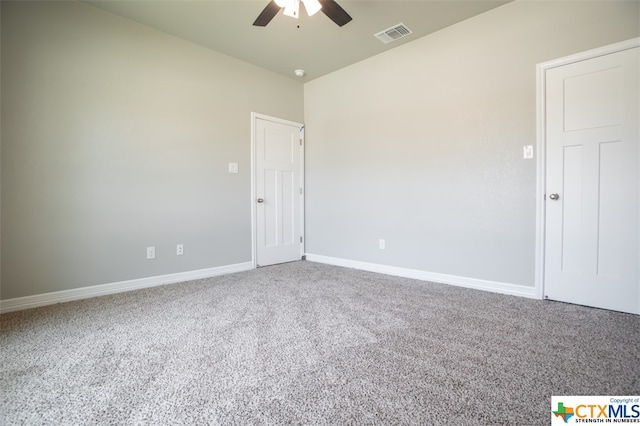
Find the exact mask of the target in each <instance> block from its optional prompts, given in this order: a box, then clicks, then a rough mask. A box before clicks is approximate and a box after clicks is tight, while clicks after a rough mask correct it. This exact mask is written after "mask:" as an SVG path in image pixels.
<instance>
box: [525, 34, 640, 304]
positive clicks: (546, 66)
mask: <svg viewBox="0 0 640 426" xmlns="http://www.w3.org/2000/svg"><path fill="white" fill-rule="evenodd" d="M636 47H640V37H636V38H632V39H630V40H625V41H622V42H619V43H614V44H610V45H607V46H603V47H599V48H596V49H591V50H587V51H585V52H580V53H577V54H574V55H569V56H565V57H562V58H558V59H553V60H551V61H547V62H542V63H539V64H537V65H536V145H537V152H536V155H537V167H536V176H537V178H536V260H535V281H534V283H535V294H536V295H537V297H538V298H539V299H543V298H544V267H545V227H546V223H545V213H546V211H545V194H546V180H545V177H546V155H547V151H546V143H547V140H546V121H545V116H546V97H545V88H546V84H547V81H546V72H547V71H548V70H550V69H552V68H557V67H561V66H564V65H569V64H573V63H576V62H580V61H585V60H588V59H593V58H597V57H600V56H604V55H609V54H612V53H617V52H622V51H624V50H629V49H633V48H636Z"/></svg>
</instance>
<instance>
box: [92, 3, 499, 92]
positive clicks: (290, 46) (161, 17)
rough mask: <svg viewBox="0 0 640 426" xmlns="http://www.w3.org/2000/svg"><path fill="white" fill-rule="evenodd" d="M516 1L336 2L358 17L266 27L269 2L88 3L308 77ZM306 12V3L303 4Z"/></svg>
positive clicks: (320, 17) (276, 22)
mask: <svg viewBox="0 0 640 426" xmlns="http://www.w3.org/2000/svg"><path fill="white" fill-rule="evenodd" d="M509 1H511V0H487V1H485V0H443V1H431V0H412V1H403V0H392V1H379V0H337V2H338V4H340V6H342V8H343V9H345V10H346V11H347V13H349V14H350V15H351V17H352V18H353V20H352V21H351V22H349V23H348V24H346V25H345V26H343V27H338V26H337V25H336V24H334V23H333V22H332V21H331V20H330V19H329V18H328V17H326V16H325V15H324V14H323V13H322V12H319V13H317V14H316V15H314V16H312V17H308V16H307V15H306V13H305V12H303V11H301V12H300V18H299V19H294V18H291V17H288V16H285V15H283V14H282V12H280V13H278V15H276V17H275V18H273V20H272V21H271V23H270V24H269V25H268V26H266V27H254V26H253V25H252V24H253V21H254V20H255V18H256V17H257V16H258V15H259V14H260V12H261V11H262V9H264V7H265V6H266V5H267V4H268V3H269V0H258V1H255V0H233V1H229V0H204V1H193V0H164V1H157V0H156V1H154V0H151V1H150V0H126V1H119V0H86V1H85V3H88V4H91V5H93V6H95V7H98V8H101V9H104V10H107V11H109V12H112V13H115V14H117V15H120V16H123V17H125V18H128V19H131V20H133V21H136V22H139V23H141V24H144V25H148V26H150V27H152V28H156V29H158V30H161V31H164V32H166V33H169V34H172V35H174V36H177V37H180V38H183V39H185V40H188V41H191V42H194V43H197V44H200V45H202V46H205V47H208V48H211V49H213V50H216V51H218V52H222V53H224V54H227V55H229V56H233V57H235V58H238V59H240V60H243V61H246V62H249V63H252V64H255V65H257V66H260V67H262V68H266V69H268V70H271V71H274V72H276V73H280V74H283V75H285V76H287V77H291V78H297V77H295V76H294V73H293V71H294V70H296V69H304V70H305V71H306V76H305V77H304V78H302V79H301V80H302V81H309V80H312V79H314V78H317V77H320V76H322V75H325V74H328V73H330V72H333V71H335V70H338V69H340V68H343V67H345V66H347V65H350V64H353V63H355V62H358V61H360V60H363V59H365V58H368V57H370V56H373V55H376V54H378V53H381V52H384V51H385V50H388V49H392V48H394V47H397V46H400V45H402V44H404V43H407V42H410V41H411V40H415V39H417V38H419V37H422V36H425V35H427V34H430V33H433V32H435V31H438V30H440V29H442V28H445V27H447V26H450V25H453V24H455V23H457V22H460V21H463V20H465V19H468V18H471V17H472V16H475V15H478V14H480V13H483V12H486V11H487V10H490V9H493V8H495V7H498V6H500V5H502V4H505V3H508V2H509ZM301 9H302V7H301ZM398 23H403V24H405V26H407V27H409V29H411V30H412V31H413V34H412V35H411V36H409V37H406V38H404V39H400V40H398V41H395V42H392V43H389V44H384V43H382V42H381V41H379V40H378V39H377V38H375V37H374V36H373V34H375V33H377V32H380V31H382V30H385V29H387V28H389V27H392V26H394V25H396V24H398Z"/></svg>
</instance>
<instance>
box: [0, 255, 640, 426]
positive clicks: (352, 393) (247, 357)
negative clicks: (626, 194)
mask: <svg viewBox="0 0 640 426" xmlns="http://www.w3.org/2000/svg"><path fill="white" fill-rule="evenodd" d="M0 321H1V322H0V324H1V328H0V343H1V346H0V351H1V352H0V355H1V359H0V392H1V399H0V423H1V424H3V425H22V424H47V425H53V424H64V425H67V424H69V425H70V424H73V425H87V424H198V425H200V424H224V425H227V424H241V425H263V424H264V425H271V424H305V425H308V424H319V425H324V424H326V425H329V424H331V425H337V424H340V425H341V424H358V425H359V424H384V425H389V424H407V425H410V424H429V425H440V424H441V425H449V424H450V425H476V424H477V425H502V424H504V425H508V424H518V425H543V424H549V422H550V419H551V396H552V395H638V394H639V393H640V380H639V377H640V316H637V315H630V314H623V313H617V312H610V311H605V310H599V309H593V308H587V307H582V306H576V305H570V304H564V303H558V302H550V301H540V300H530V299H524V298H518V297H513V296H505V295H499V294H494V293H488V292H482V291H476V290H470V289H464V288H458V287H453V286H447V285H441V284H434V283H428V282H422V281H415V280H410V279H404V278H398V277H391V276H386V275H379V274H374V273H369V272H363V271H358V270H353V269H346V268H340V267H335V266H329V265H323V264H318V263H312V262H304V261H301V262H294V263H289V264H284V265H277V266H272V267H266V268H260V269H257V270H251V271H247V272H242V273H236V274H230V275H225V276H219V277H214V278H209V279H204V280H198V281H192V282H187V283H181V284H173V285H167V286H162V287H154V288H149V289H145V290H139V291H133V292H128V293H121V294H116V295H111V296H104V297H99V298H93V299H87V300H82V301H77V302H70V303H64V304H58V305H53V306H47V307H42V308H38V309H32V310H27V311H21V312H14V313H8V314H4V315H2V316H0Z"/></svg>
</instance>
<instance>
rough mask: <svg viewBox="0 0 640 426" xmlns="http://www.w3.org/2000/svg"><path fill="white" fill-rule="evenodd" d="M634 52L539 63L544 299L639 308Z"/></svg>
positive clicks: (639, 110)
mask: <svg viewBox="0 0 640 426" xmlns="http://www.w3.org/2000/svg"><path fill="white" fill-rule="evenodd" d="M639 50H640V48H638V47H635V48H630V49H627V50H624V51H620V52H616V53H610V54H606V55H603V56H599V57H596V58H592V59H588V60H582V61H578V62H575V63H571V64H568V65H563V66H559V67H556V68H550V69H548V70H547V71H546V77H545V78H546V89H545V97H546V117H545V120H546V153H547V157H546V196H545V214H546V220H545V223H546V234H545V264H544V291H545V297H547V298H549V299H554V300H559V301H565V302H570V303H577V304H581V305H588V306H594V307H599V308H604V309H611V310H616V311H622V312H630V313H638V314H640V266H639V265H640V249H639V245H640V209H639V207H638V204H639V198H640V184H639V180H640V179H639V174H638V170H639V168H640V149H639V141H638V136H639V126H640V122H639V113H640V108H639V102H640V101H639V85H638V80H639V78H638V77H639V76H638V73H639V69H638V64H639V62H640V56H639Z"/></svg>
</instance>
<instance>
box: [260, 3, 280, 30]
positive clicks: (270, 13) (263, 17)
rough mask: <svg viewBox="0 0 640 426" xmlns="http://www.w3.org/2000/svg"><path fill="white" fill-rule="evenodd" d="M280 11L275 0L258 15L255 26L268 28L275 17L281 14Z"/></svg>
mask: <svg viewBox="0 0 640 426" xmlns="http://www.w3.org/2000/svg"><path fill="white" fill-rule="evenodd" d="M280 9H281V8H280V6H278V5H277V4H276V2H275V0H271V1H270V2H269V4H268V5H267V7H265V8H264V10H263V11H262V12H261V13H260V15H258V17H257V18H256V20H255V22H254V23H253V25H255V26H256V27H266V26H267V24H268V23H269V22H271V20H272V19H273V17H274V16H276V15H277V14H278V12H280Z"/></svg>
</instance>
